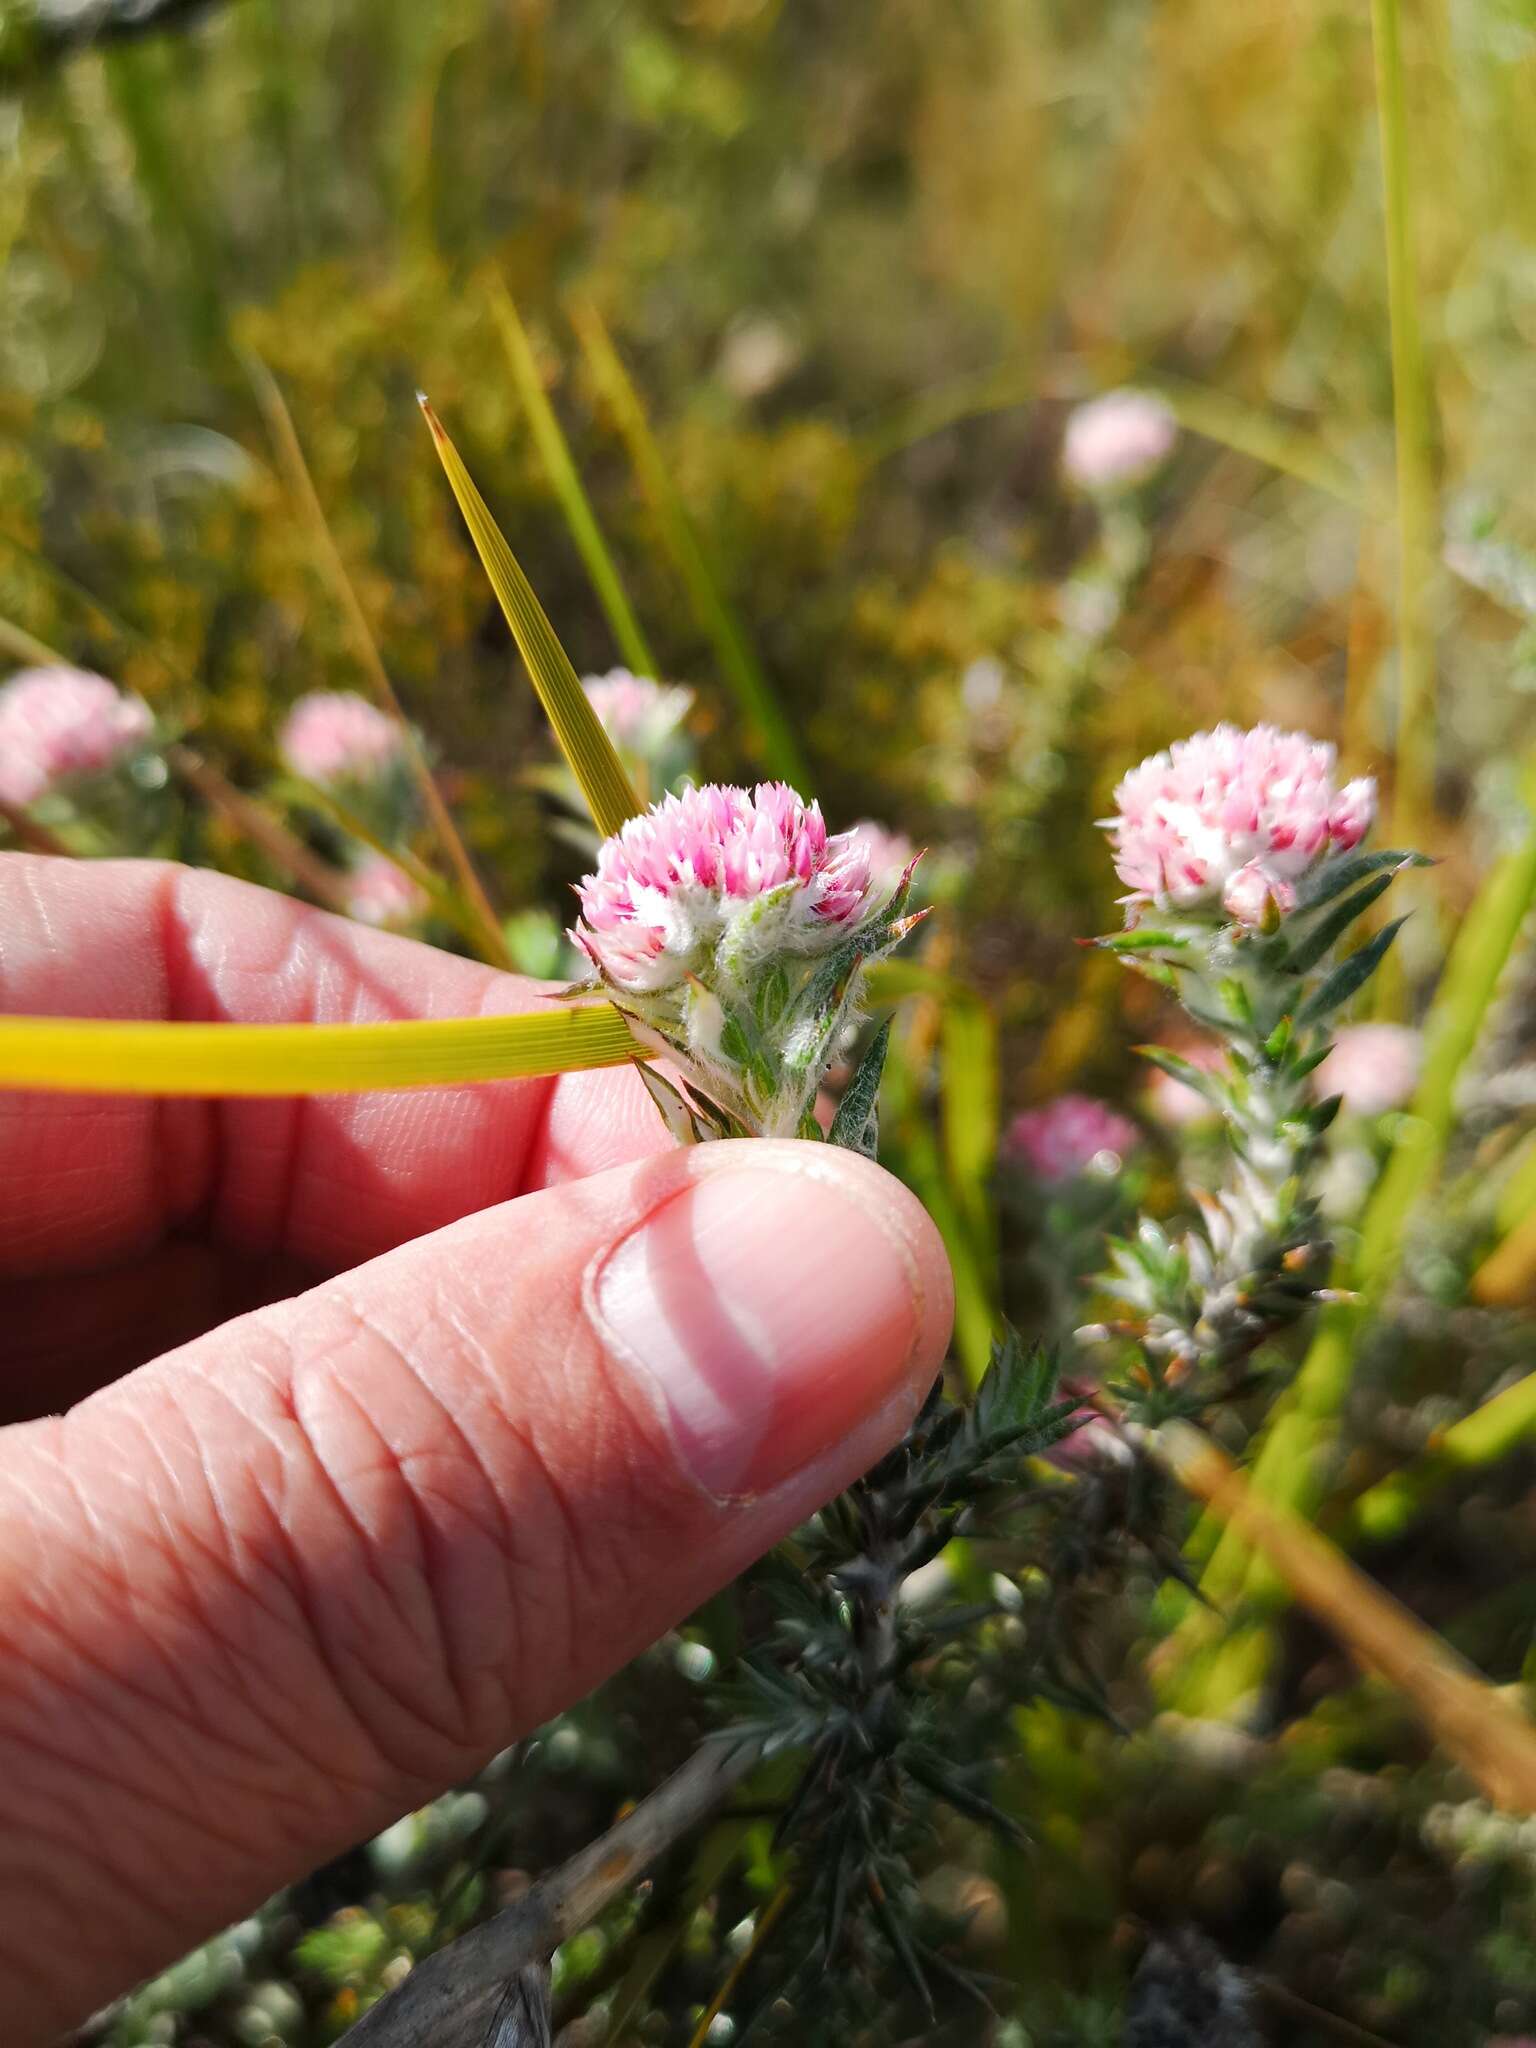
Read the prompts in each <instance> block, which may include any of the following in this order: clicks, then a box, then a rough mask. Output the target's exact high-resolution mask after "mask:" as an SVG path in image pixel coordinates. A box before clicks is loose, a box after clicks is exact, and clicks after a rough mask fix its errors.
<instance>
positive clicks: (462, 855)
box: [242, 352, 512, 968]
mask: <svg viewBox="0 0 1536 2048" xmlns="http://www.w3.org/2000/svg"><path fill="white" fill-rule="evenodd" d="M242 360H243V361H244V363H245V367H246V374H247V376H248V377H249V378H250V380H251V388H252V389H253V390H254V392H255V394H256V402H257V404H258V405H259V406H260V407H261V412H262V417H263V418H264V419H265V421H266V423H267V431H268V433H269V434H270V435H271V437H272V441H273V445H274V447H275V448H276V450H277V454H278V459H279V462H280V464H281V466H282V470H283V474H284V477H285V480H286V482H287V485H288V489H289V492H290V494H291V496H292V497H293V499H294V502H295V503H296V505H297V506H298V509H299V511H300V513H301V514H302V516H303V518H304V521H305V524H306V525H307V526H308V528H309V530H310V536H311V538H312V540H313V543H314V548H315V554H316V558H317V559H318V561H319V563H320V565H321V567H322V568H323V569H324V570H325V573H326V576H327V578H328V579H329V581H330V584H331V588H332V589H333V591H334V592H335V594H336V600H337V602H338V604H339V605H340V607H341V612H342V616H343V618H345V620H346V621H347V625H348V628H349V630H350V632H351V634H352V643H353V649H354V651H355V653H356V655H357V659H358V662H359V665H360V666H361V668H362V670H363V673H364V675H366V676H367V678H368V681H369V684H370V686H371V687H372V690H373V693H374V695H375V697H377V698H378V700H379V702H380V703H381V704H382V705H383V707H384V709H385V710H386V711H388V712H389V713H390V715H391V716H392V717H393V718H394V719H395V720H396V721H397V722H398V724H399V727H400V735H401V742H402V745H403V748H404V751H405V757H406V761H407V763H408V764H409V766H410V770H411V773H412V775H413V776H414V778H415V781H416V785H417V788H418V789H419V790H420V792H421V799H422V803H423V805H424V806H425V808H426V813H427V816H428V818H430V819H431V821H432V829H433V830H434V832H436V834H437V836H438V838H439V840H440V841H441V842H442V847H443V851H444V853H445V854H446V855H447V857H448V861H449V864H450V866H451V867H452V869H453V872H454V875H455V876H456V878H457V880H458V885H459V888H460V889H461V890H462V891H463V894H464V900H465V902H466V903H467V904H468V905H469V908H470V910H471V912H472V914H473V918H474V923H475V930H476V934H477V941H478V944H479V947H480V949H481V951H482V952H483V953H484V955H485V958H486V959H487V960H489V961H490V962H491V963H492V965H493V966H496V967H508V968H509V967H510V966H511V965H512V960H511V956H510V955H509V954H508V952H507V945H506V940H505V939H504V938H503V937H502V934H501V923H500V920H499V919H498V918H497V915H496V912H495V911H494V910H493V909H492V907H491V902H490V899H489V897H488V896H487V895H486V893H485V888H484V886H483V884H482V883H481V880H480V877H479V876H478V875H477V874H476V872H475V864H474V862H473V861H472V860H471V859H470V857H469V849H468V847H467V846H466V845H465V844H464V841H463V838H462V836H461V835H460V832H459V828H458V826H457V825H455V823H454V822H453V813H452V812H451V811H450V810H449V808H448V805H447V802H446V800H445V799H444V796H443V793H442V791H441V790H440V789H439V788H438V786H437V777H436V776H435V775H434V774H433V773H432V764H431V762H430V761H428V759H427V756H426V750H425V749H424V748H423V746H422V744H421V741H420V740H419V739H418V738H417V736H416V730H415V728H414V726H413V725H412V724H411V722H410V720H409V719H408V718H407V717H406V715H405V712H404V709H403V708H402V706H401V703H400V699H399V697H398V696H397V695H396V694H395V686H394V684H393V683H392V682H391V681H390V678H389V671H388V669H386V668H385V666H384V660H383V657H382V655H381V654H380V653H379V647H378V642H377V641H376V640H375V639H374V637H373V628H372V627H371V626H370V625H369V623H368V620H367V616H366V614H365V613H364V611H363V607H362V604H361V602H360V601H359V598H358V595H357V589H356V586H355V585H354V584H353V581H352V578H351V577H350V575H348V573H347V565H346V563H345V562H344V561H343V560H342V558H341V550H340V548H338V547H337V545H336V538H335V536H334V534H333V533H332V532H331V527H330V521H329V520H328V519H327V518H326V516H325V507H324V506H323V505H322V504H321V503H320V494H319V492H318V491H317V490H316V489H315V482H314V478H313V477H312V476H311V475H310V473H309V464H308V463H307V462H306V461H305V459H304V449H303V446H302V445H301V443H300V441H299V436H298V430H297V429H296V428H295V426H294V424H293V415H292V413H291V412H290V411H289V410H288V401H287V400H286V399H285V398H284V397H283V394H282V391H281V390H280V389H279V387H278V382H277V379H276V378H275V377H274V376H273V375H272V372H271V371H270V370H269V369H268V368H267V366H266V364H265V363H263V362H262V361H260V359H259V358H258V357H256V356H254V355H251V354H250V353H249V352H244V353H243V355H242Z"/></svg>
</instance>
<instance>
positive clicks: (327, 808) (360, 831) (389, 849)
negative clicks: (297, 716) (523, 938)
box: [277, 763, 480, 946]
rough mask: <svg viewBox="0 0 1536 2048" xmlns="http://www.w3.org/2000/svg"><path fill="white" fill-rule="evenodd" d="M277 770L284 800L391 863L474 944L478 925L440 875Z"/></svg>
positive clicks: (313, 785) (330, 799)
mask: <svg viewBox="0 0 1536 2048" xmlns="http://www.w3.org/2000/svg"><path fill="white" fill-rule="evenodd" d="M277 766H278V769H279V774H280V780H279V782H278V784H277V788H278V790H279V792H280V793H281V794H282V795H283V796H284V797H286V798H287V799H288V800H289V801H291V802H292V803H294V804H295V805H297V806H300V807H302V808H303V809H305V810H311V811H318V812H319V814H320V815H321V817H323V818H328V819H329V820H330V822H331V823H332V824H333V825H334V826H335V827H336V828H337V830H338V831H340V832H343V833H344V834H345V835H346V836H347V838H349V839H355V840H356V841H357V843H358V844H359V845H360V846H366V847H367V848H368V850H369V851H370V852H371V853H376V854H379V855H380V856H381V857H382V858H383V859H385V860H387V861H391V862H393V864H394V865H395V866H396V867H397V868H399V869H400V871H401V873H402V874H405V875H408V876H409V877H410V879H411V880H412V881H413V882H414V883H415V885H416V887H417V888H418V889H419V890H420V891H421V893H422V895H423V896H425V897H426V899H427V901H428V902H429V903H430V904H431V906H432V908H433V910H434V912H435V913H436V914H437V916H438V917H440V918H441V919H442V921H443V922H444V924H447V925H451V926H452V927H453V929H454V930H455V931H456V932H458V933H459V934H460V936H461V937H462V938H464V939H465V940H467V941H468V943H469V944H470V945H471V946H474V945H475V944H476V943H477V941H478V938H479V930H480V927H479V922H478V920H477V919H476V917H475V914H474V912H473V911H472V910H471V908H470V906H469V905H468V904H467V903H466V902H465V901H464V899H463V897H462V896H461V895H460V894H459V892H458V890H457V889H454V888H451V887H450V886H449V884H448V883H447V882H445V881H444V880H443V878H442V876H441V875H437V874H434V873H433V871H432V870H431V868H429V867H428V866H427V864H426V862H425V861H422V860H418V859H417V857H416V855H415V854H414V853H412V852H411V850H410V848H409V847H408V846H401V845H399V844H397V843H394V842H392V841H390V840H387V839H385V838H384V837H383V836H382V835H381V834H380V833H379V832H378V831H376V830H375V828H374V827H373V825H371V824H370V823H369V822H368V820H367V819H366V818H363V817H360V816H359V815H358V813H357V812H356V811H354V810H353V809H352V808H351V807H350V805H348V804H345V803H343V802H342V801H341V799H340V798H339V797H338V796H337V795H336V792H335V791H334V790H331V789H322V788H321V786H320V784H319V783H318V782H310V781H308V780H307V779H306V778H305V777H304V776H302V775H295V774H293V773H292V771H291V770H289V769H286V768H284V767H283V766H282V764H280V763H279V764H277Z"/></svg>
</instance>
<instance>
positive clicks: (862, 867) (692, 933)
mask: <svg viewBox="0 0 1536 2048" xmlns="http://www.w3.org/2000/svg"><path fill="white" fill-rule="evenodd" d="M871 890H872V882H871V876H870V860H869V849H868V847H867V845H866V844H865V842H864V841H863V840H862V839H861V838H860V837H859V835H858V834H857V833H856V832H840V833H837V834H835V835H833V836H831V837H829V836H828V833H827V828H826V824H825V823H824V821H823V819H822V815H821V809H820V806H819V805H817V804H814V803H813V804H806V803H803V802H802V801H801V799H800V798H799V797H798V796H796V794H795V792H794V791H793V790H792V789H790V788H789V787H788V785H787V784H785V783H782V782H760V783H759V784H758V786H757V788H756V789H755V790H754V791H752V792H751V793H749V792H748V791H746V790H744V789H737V788H734V787H732V786H730V785H728V784H723V783H706V784H704V785H703V786H702V787H701V788H694V789H685V790H684V791H682V793H681V794H680V795H677V796H666V797H663V798H662V799H661V801H660V802H659V803H655V804H652V806H651V807H650V809H649V810H648V811H646V812H644V813H643V814H642V815H641V816H640V817H638V818H631V819H630V820H629V822H628V824H626V825H624V826H623V827H621V828H620V830H619V831H617V832H615V833H614V834H613V836H612V837H611V838H609V839H606V840H604V842H603V845H602V848H601V850H600V852H599V853H598V857H597V870H596V872H595V873H594V874H590V875H588V876H586V878H585V879H584V880H583V881H582V882H581V883H580V884H579V886H578V888H577V895H578V896H579V898H580V900H581V918H580V920H579V922H578V923H577V924H576V926H575V928H574V929H573V931H572V933H571V936H572V938H573V939H574V940H575V941H576V943H577V945H578V946H580V947H581V948H582V949H583V951H584V952H585V953H586V954H587V955H588V957H589V958H590V959H591V961H592V963H593V965H594V966H595V967H596V968H597V969H598V971H599V973H601V974H602V975H603V976H604V977H605V979H607V980H608V981H610V982H612V983H613V984H615V985H616V986H617V987H618V988H621V989H628V990H630V991H632V992H634V993H637V994H638V993H643V992H645V991H648V990H656V989H663V988H669V987H673V986H675V985H676V984H677V983H679V982H681V981H682V980H684V979H685V977H686V976H687V975H688V974H689V972H690V971H692V970H693V969H695V968H696V967H697V966H698V965H699V964H700V961H701V959H702V957H703V954H704V951H705V949H706V948H712V947H713V946H715V945H716V944H717V943H718V942H719V941H720V940H721V939H722V938H725V937H726V936H727V935H728V934H731V935H733V936H734V937H735V938H736V939H737V940H738V941H739V943H740V945H741V947H742V949H743V954H744V956H745V957H746V958H749V959H751V960H754V961H769V960H771V958H772V956H773V954H775V953H787V954H791V955H794V954H799V955H805V954H810V953H818V952H822V951H824V950H826V948H828V947H829V946H832V945H835V944H836V943H837V941H838V940H839V939H841V938H843V937H845V936H846V935H847V933H848V931H849V930H850V929H851V928H852V927H853V926H855V925H857V924H858V922H859V921H860V919H861V918H862V917H863V916H864V915H865V914H866V912H867V911H868V910H869V909H870V907H871V903H870V899H871Z"/></svg>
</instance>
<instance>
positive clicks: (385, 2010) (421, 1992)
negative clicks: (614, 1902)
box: [347, 1743, 757, 2048]
mask: <svg viewBox="0 0 1536 2048" xmlns="http://www.w3.org/2000/svg"><path fill="white" fill-rule="evenodd" d="M756 1762H757V1751H756V1750H755V1749H754V1748H753V1747H752V1746H751V1745H750V1744H748V1745H745V1746H743V1747H740V1748H736V1749H731V1748H729V1747H728V1746H727V1745H726V1744H724V1743H709V1744H707V1745H706V1746H705V1747H704V1748H703V1749H701V1750H699V1751H698V1752H697V1754H696V1755H694V1756H693V1757H692V1758H691V1759H690V1760H689V1761H688V1762H687V1763H686V1764H684V1765H683V1767H682V1769H681V1770H680V1771H677V1772H675V1773H674V1774H673V1776H672V1777H670V1778H668V1779H667V1781H666V1783H665V1784H664V1785H661V1786H658V1788H657V1789H656V1791H654V1792H652V1793H651V1794H650V1795H649V1797H648V1798H645V1799H642V1800H641V1802H640V1804H639V1805H638V1806H637V1807H635V1808H634V1810H633V1811H632V1812H630V1813H628V1814H626V1816H625V1817H624V1819H623V1820H621V1821H617V1822H616V1823H615V1824H614V1825H613V1826H612V1827H611V1828H610V1829H609V1830H608V1832H607V1833H606V1834H605V1835H600V1836H599V1837H598V1839H597V1840H596V1841H595V1842H592V1843H589V1844H588V1846H587V1847H586V1848H585V1849H582V1850H579V1851H578V1852H577V1854H576V1855H574V1856H573V1857H571V1859H570V1861H569V1862H567V1863H563V1864H562V1865H561V1866H560V1868H559V1869H558V1870H552V1871H550V1872H549V1874H548V1875H547V1876H545V1877H541V1878H540V1879H539V1881H538V1883H537V1884H536V1885H534V1887H533V1889H532V1890H531V1891H529V1892H528V1893H527V1894H526V1895H525V1896H524V1897H523V1898H521V1899H519V1900H518V1901H517V1903H516V1904H515V1905H512V1906H508V1907H507V1909H506V1911H505V1912H502V1913H498V1914H497V1915H496V1916H495V1918H494V1919H492V1920H487V1921H486V1922H485V1923H484V1925H482V1926H480V1927H476V1928H474V1929H472V1930H471V1931H470V1932H469V1933H468V1934H465V1935H462V1936H461V1937H460V1938H459V1940H457V1941H455V1942H451V1943H450V1944H449V1946H448V1947H447V1948H445V1949H440V1950H439V1951H438V1953H437V1954H436V1955H435V1956H429V1957H428V1958H427V1960H426V1961H425V1962H422V1963H418V1964H417V1966H416V1968H415V1969H414V1970H412V1972H411V1974H410V1975H409V1976H408V1977H407V1978H406V1979H405V1982H404V1983H403V1984H401V1985H400V1986H399V1988H398V1989H397V1990H394V1991H392V1992H390V1994H389V1995H388V1997H386V1998H383V1999H381V2000H380V2001H379V2003H378V2004H377V2005H376V2006H374V2007H373V2009H372V2011H370V2012H368V2013H365V2014H364V2016H363V2018H362V2019H361V2020H359V2021H358V2023H357V2025H356V2026H355V2027H354V2028H353V2029H352V2030H351V2032H350V2033H349V2034H348V2035H347V2040H348V2041H349V2042H350V2043H351V2044H352V2048H485V2044H486V2041H487V2037H488V2034H489V2031H490V2024H491V2021H492V2019H493V2018H494V2017H495V2015H496V2011H497V2007H498V2005H499V2003H500V2001H501V1999H502V1997H503V1996H504V1993H505V1990H506V1987H507V1984H508V1982H509V1980H510V1979H512V1978H514V1977H515V1976H516V1975H517V1973H518V1972H519V1971H520V1970H524V1969H527V1968H528V1967H529V1966H530V1965H531V1964H539V1963H542V1962H544V1961H545V1960H546V1959H547V1958H548V1957H549V1956H550V1955H551V1954H553V1952H554V1950H555V1949H557V1948H558V1947H559V1945H560V1943H561V1942H562V1941H568V1940H569V1939H570V1937H571V1936H572V1935H573V1934H576V1933H578V1932H579V1931H580V1930H581V1929H582V1928H583V1927H585V1926H587V1925H588V1924H589V1922H591V1921H592V1920H594V1919H595V1918H596V1917H597V1915H598V1914H599V1913H600V1912H601V1911H602V1910H603V1908H604V1907H605V1906H606V1905H607V1904H608V1903H609V1901H610V1900H611V1899H613V1898H615V1897H617V1895H618V1894H619V1893H620V1892H621V1891H623V1890H624V1889H625V1887H626V1886H628V1885H632V1884H634V1883H635V1882H636V1881H637V1880H638V1879H639V1878H640V1877H641V1876H642V1874H643V1873H644V1872H645V1870H646V1869H647V1868H648V1867H649V1865H650V1864H652V1863H654V1862H655V1860H656V1858H657V1857H658V1856H660V1855H662V1854H663V1853H664V1852H665V1851H666V1850H668V1849H669V1848H671V1846H672V1844H673V1843H674V1842H676V1841H677V1840H678V1839H679V1838H680V1837H681V1836H683V1835H685V1834H687V1833H688V1831H689V1829H690V1828H693V1827H696V1826H697V1825H698V1823H699V1822H700V1821H701V1820H704V1819H706V1818H707V1817H708V1816H709V1815H710V1814H711V1813H713V1812H714V1811H715V1809H716V1808H717V1807H719V1806H721V1805H723V1803H724V1802H725V1801H726V1800H727V1799H728V1798H729V1797H730V1795H731V1793H732V1791H733V1790H734V1789H735V1787H736V1786H737V1785H738V1784H739V1783H740V1782H741V1780H742V1779H743V1778H744V1777H745V1776H746V1775H747V1773H748V1772H749V1771H750V1770H751V1769H752V1768H753V1766H754V1765H755V1764H756Z"/></svg>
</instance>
